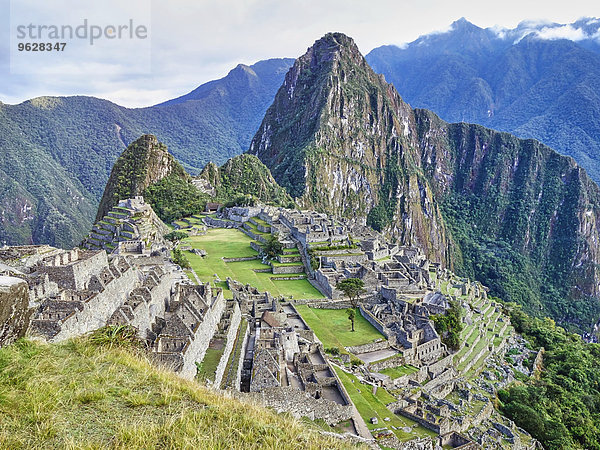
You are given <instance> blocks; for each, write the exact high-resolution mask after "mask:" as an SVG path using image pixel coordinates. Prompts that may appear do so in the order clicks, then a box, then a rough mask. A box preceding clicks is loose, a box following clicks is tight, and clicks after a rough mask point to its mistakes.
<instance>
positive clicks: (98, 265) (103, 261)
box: [38, 250, 108, 290]
mask: <svg viewBox="0 0 600 450" xmlns="http://www.w3.org/2000/svg"><path fill="white" fill-rule="evenodd" d="M86 256H88V257H87V258H85V259H78V260H76V261H75V262H72V263H70V264H69V265H66V266H60V265H59V266H42V267H40V268H39V269H38V270H39V272H40V273H47V274H48V277H49V279H50V281H53V282H55V283H57V284H58V286H59V287H61V288H63V289H72V290H84V289H87V283H88V281H89V279H90V278H91V277H92V276H94V275H99V274H100V273H101V272H102V271H103V270H104V268H106V267H107V266H108V259H107V256H106V252H105V251H104V250H102V251H97V252H94V253H93V254H90V255H86Z"/></svg>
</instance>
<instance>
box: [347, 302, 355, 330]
mask: <svg viewBox="0 0 600 450" xmlns="http://www.w3.org/2000/svg"><path fill="white" fill-rule="evenodd" d="M346 312H347V313H348V320H349V321H350V322H352V331H354V319H355V318H356V309H354V308H348V309H347V310H346Z"/></svg>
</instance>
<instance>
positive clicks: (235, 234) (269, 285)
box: [184, 228, 323, 299]
mask: <svg viewBox="0 0 600 450" xmlns="http://www.w3.org/2000/svg"><path fill="white" fill-rule="evenodd" d="M250 242H252V239H250V238H249V237H248V236H247V235H245V234H244V233H242V232H241V231H238V230H231V229H225V228H219V229H209V230H208V232H207V234H206V235H204V236H192V237H189V238H187V239H186V240H185V241H184V243H186V244H191V245H192V247H193V248H199V249H204V250H206V252H207V256H205V257H204V258H202V257H200V256H198V255H195V254H193V253H191V252H186V255H187V257H188V259H189V261H190V264H191V265H192V268H193V269H194V270H195V272H196V274H197V275H198V277H199V278H200V279H201V280H202V281H204V282H207V281H213V279H214V276H213V275H214V274H215V273H216V274H218V275H219V278H220V279H221V280H225V279H226V278H227V277H231V278H232V279H234V280H237V281H239V282H240V283H243V284H246V283H250V284H251V285H252V286H254V287H255V288H257V289H258V290H260V291H269V292H270V293H271V294H272V295H274V296H276V297H277V296H280V295H284V296H285V297H289V296H290V295H293V296H294V298H310V299H316V298H323V294H321V293H320V292H319V291H318V290H317V289H316V288H314V287H313V286H312V285H311V284H310V283H309V282H308V281H307V280H289V281H277V282H273V281H272V280H271V277H272V276H273V274H272V273H256V272H254V270H253V269H268V268H269V266H266V265H264V264H262V263H261V262H260V261H259V260H251V261H239V262H231V263H226V262H224V261H223V260H222V259H221V258H222V257H224V258H238V257H246V256H256V255H257V254H258V253H257V252H256V251H255V250H253V249H252V248H251V247H250ZM225 295H226V296H229V297H231V292H230V291H226V292H225Z"/></svg>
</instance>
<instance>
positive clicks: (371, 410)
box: [334, 366, 437, 441]
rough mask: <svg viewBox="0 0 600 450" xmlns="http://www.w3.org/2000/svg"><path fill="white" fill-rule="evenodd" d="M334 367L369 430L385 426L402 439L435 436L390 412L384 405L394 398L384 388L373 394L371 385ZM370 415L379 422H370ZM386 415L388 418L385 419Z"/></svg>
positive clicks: (431, 432)
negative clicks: (407, 428)
mask: <svg viewBox="0 0 600 450" xmlns="http://www.w3.org/2000/svg"><path fill="white" fill-rule="evenodd" d="M334 368H335V371H336V373H337V375H338V377H340V380H341V381H342V384H343V385H344V387H345V388H346V391H347V392H348V395H349V396H350V398H351V399H352V402H353V403H354V405H355V406H356V409H358V413H359V414H360V415H361V417H362V418H363V419H364V421H365V422H366V424H367V427H368V428H369V429H370V430H373V429H375V428H381V427H386V426H387V427H388V428H390V430H391V431H393V432H394V433H395V434H396V436H397V437H398V439H400V440H402V441H408V440H410V439H415V438H417V437H426V436H430V437H434V438H435V437H436V436H437V434H436V433H434V432H433V431H430V430H428V429H427V428H424V427H422V426H420V425H417V424H416V423H415V422H413V421H412V420H410V419H407V418H405V417H401V416H397V415H395V414H394V413H392V412H391V411H390V410H389V409H388V408H387V407H386V406H385V405H386V404H388V403H392V402H394V401H396V399H395V398H394V397H393V396H392V395H391V394H389V393H388V392H387V391H386V390H385V389H383V388H379V389H377V393H376V394H375V395H373V387H372V386H370V385H368V384H362V383H360V382H359V381H358V379H357V378H356V377H355V376H354V375H352V374H349V373H346V372H344V371H343V370H342V369H340V368H339V367H335V366H334ZM371 417H377V419H378V420H379V423H378V424H377V425H373V424H371V422H370V419H371ZM386 417H388V418H389V419H390V420H389V421H385V420H384V419H385V418H386ZM392 426H394V427H396V428H399V429H397V430H394V429H392V428H391V427H392ZM406 427H414V428H412V429H411V430H410V431H404V430H403V428H406Z"/></svg>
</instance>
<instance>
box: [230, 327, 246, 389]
mask: <svg viewBox="0 0 600 450" xmlns="http://www.w3.org/2000/svg"><path fill="white" fill-rule="evenodd" d="M240 339H243V340H242V350H241V351H240V359H239V361H238V366H237V374H236V376H235V385H234V386H235V390H236V391H239V390H240V386H241V384H242V369H243V368H244V358H245V357H246V347H248V341H249V340H250V323H248V325H247V326H246V333H245V334H244V336H243V337H242V336H240Z"/></svg>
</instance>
